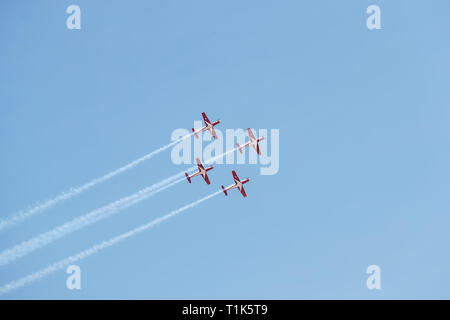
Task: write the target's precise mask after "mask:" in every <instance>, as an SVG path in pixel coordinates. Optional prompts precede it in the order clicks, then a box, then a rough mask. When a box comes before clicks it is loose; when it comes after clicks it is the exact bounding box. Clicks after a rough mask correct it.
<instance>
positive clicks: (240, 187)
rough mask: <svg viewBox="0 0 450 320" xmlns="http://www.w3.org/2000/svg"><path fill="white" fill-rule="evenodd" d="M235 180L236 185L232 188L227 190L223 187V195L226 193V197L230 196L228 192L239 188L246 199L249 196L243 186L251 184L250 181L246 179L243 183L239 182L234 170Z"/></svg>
mask: <svg viewBox="0 0 450 320" xmlns="http://www.w3.org/2000/svg"><path fill="white" fill-rule="evenodd" d="M233 178H234V184H232V185H231V186H229V187H227V188H225V187H224V186H222V190H223V193H225V195H226V196H228V193H227V191H228V190H231V189H234V188H238V189H239V191H240V192H241V193H242V195H243V196H244V197H246V196H247V194H246V193H245V190H244V186H243V184H244V183H247V182H249V181H250V179H249V178H247V179H245V180H243V181H241V180H239V177H238V176H237V174H236V171H234V170H233Z"/></svg>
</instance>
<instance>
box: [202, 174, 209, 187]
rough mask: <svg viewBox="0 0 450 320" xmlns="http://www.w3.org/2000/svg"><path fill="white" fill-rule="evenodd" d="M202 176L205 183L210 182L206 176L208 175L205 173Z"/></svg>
mask: <svg viewBox="0 0 450 320" xmlns="http://www.w3.org/2000/svg"><path fill="white" fill-rule="evenodd" d="M202 177H203V179H205V181H206V184H210V183H211V182H210V181H209V178H208V175H207V174H206V173H205V175H204V176H202Z"/></svg>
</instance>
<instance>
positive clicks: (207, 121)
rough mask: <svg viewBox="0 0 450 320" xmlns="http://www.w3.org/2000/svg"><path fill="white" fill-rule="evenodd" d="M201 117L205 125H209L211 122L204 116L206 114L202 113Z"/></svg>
mask: <svg viewBox="0 0 450 320" xmlns="http://www.w3.org/2000/svg"><path fill="white" fill-rule="evenodd" d="M202 116H203V120H204V121H205V123H211V121H209V119H208V117H207V116H206V113H204V112H202Z"/></svg>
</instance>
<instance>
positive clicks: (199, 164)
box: [195, 158, 205, 169]
mask: <svg viewBox="0 0 450 320" xmlns="http://www.w3.org/2000/svg"><path fill="white" fill-rule="evenodd" d="M195 161H197V166H198V168H199V169H205V168H204V167H203V165H202V163H201V162H200V159H199V158H195Z"/></svg>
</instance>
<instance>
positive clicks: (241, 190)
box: [239, 186, 247, 197]
mask: <svg viewBox="0 0 450 320" xmlns="http://www.w3.org/2000/svg"><path fill="white" fill-rule="evenodd" d="M239 191H240V192H241V193H242V195H243V196H244V197H246V196H247V194H246V193H245V190H244V187H243V186H242V187H241V189H240V190H239Z"/></svg>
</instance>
